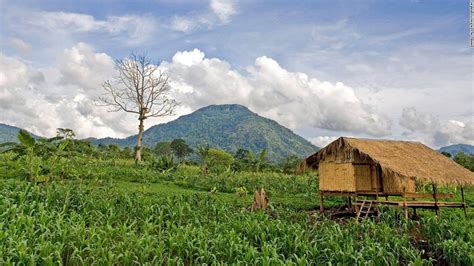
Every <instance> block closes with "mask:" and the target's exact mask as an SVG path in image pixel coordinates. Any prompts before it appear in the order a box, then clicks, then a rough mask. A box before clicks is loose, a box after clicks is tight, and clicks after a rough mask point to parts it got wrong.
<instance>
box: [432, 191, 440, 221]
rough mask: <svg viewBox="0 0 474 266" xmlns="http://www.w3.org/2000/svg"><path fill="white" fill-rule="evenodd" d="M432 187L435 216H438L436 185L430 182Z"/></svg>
mask: <svg viewBox="0 0 474 266" xmlns="http://www.w3.org/2000/svg"><path fill="white" fill-rule="evenodd" d="M432 188H433V198H434V201H435V212H436V216H437V217H439V207H438V199H437V198H436V185H435V184H434V183H432Z"/></svg>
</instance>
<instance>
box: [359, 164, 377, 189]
mask: <svg viewBox="0 0 474 266" xmlns="http://www.w3.org/2000/svg"><path fill="white" fill-rule="evenodd" d="M354 170H355V176H356V190H357V191H370V192H382V180H381V178H380V175H379V174H378V171H377V170H376V168H375V166H374V165H372V164H354Z"/></svg>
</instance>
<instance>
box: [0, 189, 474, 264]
mask: <svg viewBox="0 0 474 266" xmlns="http://www.w3.org/2000/svg"><path fill="white" fill-rule="evenodd" d="M0 182H2V185H1V186H0V198H1V199H2V200H1V201H0V210H1V215H2V222H0V254H2V256H0V264H2V265H5V264H7V265H8V264H28V265H31V264H40V265H43V264H66V265H76V264H81V265H82V264H99V265H102V264H108V265H110V264H118V265H131V264H145V263H148V264H152V265H168V264H187V265H196V264H241V265H245V264H255V263H257V264H264V265H287V264H297V265H307V264H325V265H327V264H332V265H361V264H370V265H372V264H373V265H400V264H401V265H427V264H431V263H436V264H454V265H472V263H473V260H472V259H473V255H472V254H473V251H474V250H473V246H472V241H473V238H472V237H473V232H472V230H471V227H472V224H471V222H470V221H468V220H466V219H464V220H463V219H457V221H456V220H455V219H452V220H451V219H447V220H438V219H432V218H428V219H422V220H420V221H419V222H414V223H412V222H404V221H398V220H396V219H394V218H393V217H392V216H390V215H384V216H382V217H381V219H382V220H381V222H379V223H375V222H372V221H370V220H364V221H363V222H362V223H359V224H356V223H355V222H354V221H353V220H352V221H347V222H345V223H337V222H335V221H331V220H328V219H326V218H324V217H322V216H318V215H315V214H310V215H308V213H306V212H298V211H295V210H293V209H290V208H285V207H278V206H277V207H276V211H277V212H278V217H272V216H270V215H268V214H266V213H264V212H254V213H251V212H248V211H246V210H242V208H241V207H240V206H237V205H234V204H233V203H232V202H231V201H223V200H221V199H220V198H219V197H218V195H219V193H220V192H218V189H215V190H214V191H215V193H213V194H207V193H202V194H196V193H193V194H187V195H184V194H178V195H176V194H173V193H175V192H171V193H167V194H166V193H165V194H163V195H162V194H152V195H150V194H149V193H148V192H140V191H136V192H131V191H128V190H122V189H118V188H116V186H114V184H110V183H89V184H88V183H75V182H71V183H66V184H64V185H61V184H55V183H52V184H51V185H49V186H46V187H40V186H32V185H29V184H26V183H19V182H11V181H0ZM164 191H166V190H163V192H164ZM235 198H236V199H239V198H241V197H239V196H235ZM453 227H454V228H453ZM413 230H419V232H421V233H423V234H424V235H423V236H424V237H425V238H424V239H423V240H422V239H418V240H417V239H414V236H413V233H412V231H413ZM422 243H427V244H428V246H426V245H422V246H420V245H421V244H422Z"/></svg>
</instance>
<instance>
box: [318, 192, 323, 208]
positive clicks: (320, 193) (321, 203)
mask: <svg viewBox="0 0 474 266" xmlns="http://www.w3.org/2000/svg"><path fill="white" fill-rule="evenodd" d="M319 211H320V212H324V193H323V192H322V191H319Z"/></svg>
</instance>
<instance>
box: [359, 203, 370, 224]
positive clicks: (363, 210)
mask: <svg viewBox="0 0 474 266" xmlns="http://www.w3.org/2000/svg"><path fill="white" fill-rule="evenodd" d="M367 204H368V205H367ZM373 205H374V201H373V200H363V201H362V204H361V205H360V208H359V211H358V212H357V217H356V223H358V222H359V219H360V216H361V214H365V218H367V217H368V216H369V213H370V210H371V209H372V206H373Z"/></svg>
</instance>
